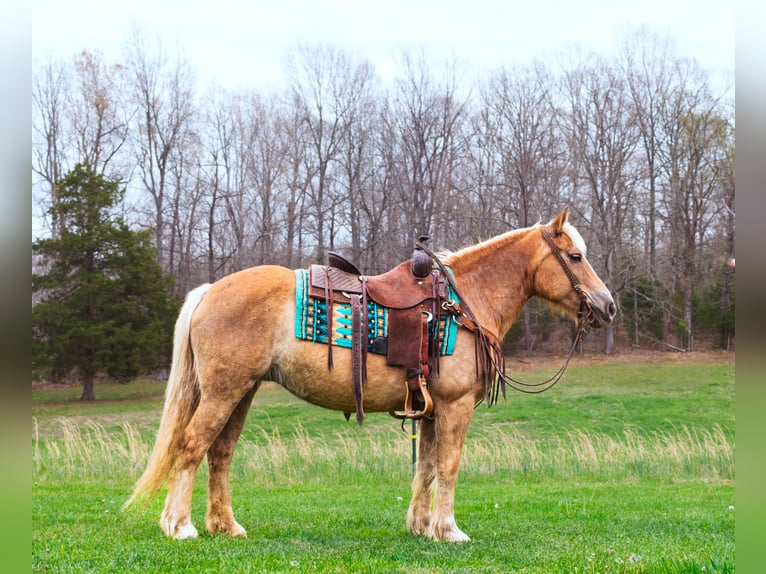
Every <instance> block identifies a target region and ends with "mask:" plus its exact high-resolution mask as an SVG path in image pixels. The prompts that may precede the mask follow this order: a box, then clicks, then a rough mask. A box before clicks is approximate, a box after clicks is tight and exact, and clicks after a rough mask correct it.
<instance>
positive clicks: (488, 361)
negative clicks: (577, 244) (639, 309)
mask: <svg viewBox="0 0 766 574" xmlns="http://www.w3.org/2000/svg"><path fill="white" fill-rule="evenodd" d="M540 232H541V234H542V236H543V239H545V242H546V243H547V244H548V246H549V247H550V249H551V252H552V253H553V255H554V257H555V258H556V260H557V261H558V262H559V264H560V265H561V268H562V269H563V271H564V274H565V275H566V276H567V278H568V279H569V282H570V283H571V285H572V288H573V289H574V290H575V292H576V293H577V294H578V295H579V297H580V309H579V311H578V313H577V314H578V317H579V321H578V323H579V324H578V326H577V332H576V333H575V335H574V338H573V340H572V346H571V347H570V349H569V353H568V354H567V357H566V359H565V360H564V364H563V365H561V368H559V370H558V371H556V373H554V374H553V375H552V376H551V377H549V378H548V379H546V380H544V381H542V382H539V383H527V382H524V381H520V380H518V379H516V378H514V377H513V376H511V375H509V374H508V373H506V372H505V354H504V353H503V352H502V349H501V347H500V341H499V340H498V338H497V336H495V335H494V334H492V333H490V332H489V331H486V330H485V329H484V328H483V327H482V326H481V324H480V323H479V321H478V319H477V318H476V315H474V313H473V311H472V310H471V308H470V306H469V305H468V302H467V301H466V300H465V298H464V297H463V296H462V295H461V293H460V290H459V289H458V287H457V284H456V282H455V278H454V276H453V274H452V271H451V270H450V269H449V268H448V267H447V266H446V265H445V264H444V263H443V262H442V261H441V260H440V259H439V257H437V256H436V254H434V253H433V252H432V251H430V250H429V249H428V248H427V247H426V246H425V245H423V244H422V243H421V242H417V243H416V246H417V247H418V248H420V249H422V250H423V251H424V252H425V253H427V254H428V255H429V256H430V257H431V259H432V260H433V261H434V263H435V264H436V266H437V267H438V268H439V270H440V271H441V273H442V275H443V276H444V279H445V281H447V283H448V284H449V285H450V287H451V288H452V289H453V290H454V292H455V294H456V295H457V298H458V300H459V301H460V303H459V304H452V302H445V305H448V306H449V309H448V308H447V307H446V306H445V310H449V311H451V312H453V313H455V314H457V315H458V316H460V317H461V318H462V322H461V323H460V324H461V325H462V326H463V327H465V328H467V329H469V330H470V331H472V332H473V333H474V336H475V340H476V360H477V363H476V368H477V371H478V370H479V368H480V366H481V370H482V374H483V378H484V384H485V388H486V392H485V398H486V400H487V404H488V405H489V406H492V405H493V404H494V403H496V402H497V399H498V395H499V393H500V392H502V394H503V398H505V387H506V385H507V386H509V387H511V388H512V389H513V390H515V391H519V392H522V393H527V394H537V393H543V392H545V391H547V390H549V389H551V388H552V387H553V386H554V385H555V384H556V383H558V382H559V380H560V379H561V377H562V376H563V375H564V372H565V371H566V369H567V367H568V366H569V361H570V360H571V359H572V356H573V355H574V351H575V349H576V348H577V345H578V343H579V342H580V341H581V340H582V338H583V336H584V335H585V333H586V332H587V330H588V326H589V324H590V323H591V322H592V320H593V308H592V306H591V304H590V301H589V300H588V296H587V295H586V294H585V292H584V291H583V290H582V287H581V285H580V282H579V280H578V279H577V276H576V275H575V274H574V272H573V271H572V269H571V268H570V266H569V264H568V263H567V262H566V260H565V259H564V256H563V255H562V254H561V250H560V249H559V248H558V246H557V245H556V243H555V242H554V241H553V237H551V234H550V232H549V231H548V230H547V229H546V228H545V227H541V228H540ZM477 374H478V373H477Z"/></svg>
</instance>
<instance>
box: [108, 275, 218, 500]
mask: <svg viewBox="0 0 766 574" xmlns="http://www.w3.org/2000/svg"><path fill="white" fill-rule="evenodd" d="M208 289H210V284H209V283H205V284H204V285H200V286H199V287H197V288H196V289H194V290H192V291H190V292H189V293H188V294H187V296H186V301H185V302H184V304H183V307H181V312H180V313H179V315H178V319H177V320H176V326H175V334H174V336H173V363H172V365H171V368H170V375H169V377H168V386H167V389H166V390H165V406H164V407H163V409H162V420H161V421H160V428H159V430H158V431H157V439H156V440H155V442H154V448H153V449H152V454H151V456H150V457H149V462H148V463H147V465H146V469H145V470H144V473H143V474H142V475H141V478H139V479H138V482H137V483H136V486H135V488H134V489H133V494H132V496H131V497H130V498H129V499H128V501H127V502H126V503H125V504H124V505H123V508H127V507H128V506H130V505H131V504H132V503H133V502H134V501H136V500H139V499H141V500H144V501H148V500H151V498H152V497H153V496H154V495H155V494H156V493H157V490H159V488H160V487H161V486H162V484H163V483H164V482H165V479H166V478H167V477H168V475H169V474H170V473H171V472H172V471H173V466H174V465H175V462H176V458H177V456H178V453H179V452H180V447H181V438H182V436H183V432H184V429H185V428H186V425H188V424H189V420H190V419H191V417H192V415H193V414H194V411H195V410H197V405H198V403H199V382H198V380H197V373H196V371H195V368H194V356H193V353H192V349H191V346H190V344H189V328H190V325H191V318H192V315H193V314H194V310H195V309H196V308H197V305H199V303H200V301H202V298H203V297H204V296H205V293H207V291H208Z"/></svg>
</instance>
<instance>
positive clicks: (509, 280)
mask: <svg viewBox="0 0 766 574" xmlns="http://www.w3.org/2000/svg"><path fill="white" fill-rule="evenodd" d="M531 230H532V228H527V229H520V230H515V231H510V232H508V233H505V234H503V235H500V236H498V237H495V238H493V239H490V240H488V241H485V242H482V243H479V244H477V245H474V246H472V247H468V248H465V249H462V250H460V251H458V252H456V253H453V254H452V255H451V256H450V258H449V259H448V264H449V265H450V267H451V268H452V270H453V272H454V274H455V279H456V280H457V283H458V287H459V289H460V294H461V295H462V296H463V297H464V298H465V300H466V302H467V303H468V305H469V306H470V308H471V310H472V311H473V312H474V314H475V315H476V318H477V319H478V320H479V323H481V325H482V327H484V328H485V329H489V330H490V331H492V333H494V334H495V335H497V336H498V337H500V338H502V337H503V336H504V335H505V333H506V332H507V331H508V329H510V328H511V326H512V325H513V322H514V321H515V320H516V317H517V316H518V314H519V313H520V312H521V309H522V308H523V307H524V304H525V303H526V302H527V301H528V300H529V298H530V297H531V296H532V276H533V266H534V265H535V260H534V257H535V253H534V250H533V243H532V241H530V239H531V237H530V235H531Z"/></svg>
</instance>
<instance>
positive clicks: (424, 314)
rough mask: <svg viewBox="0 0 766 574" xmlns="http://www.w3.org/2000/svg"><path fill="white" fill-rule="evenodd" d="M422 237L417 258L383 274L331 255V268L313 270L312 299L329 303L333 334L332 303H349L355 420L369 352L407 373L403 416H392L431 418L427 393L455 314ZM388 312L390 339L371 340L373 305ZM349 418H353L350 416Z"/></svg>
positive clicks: (329, 360)
mask: <svg viewBox="0 0 766 574" xmlns="http://www.w3.org/2000/svg"><path fill="white" fill-rule="evenodd" d="M427 239H428V238H427V237H421V238H420V241H419V242H418V243H417V244H416V247H415V250H414V252H413V254H412V258H411V259H410V260H407V261H405V262H403V263H400V264H399V265H397V266H396V267H394V268H393V269H391V270H390V271H388V272H386V273H383V274H382V275H375V276H366V275H363V274H362V273H361V272H360V271H359V269H358V268H357V267H356V266H355V265H354V264H353V263H351V262H350V261H348V260H347V259H345V258H344V257H343V256H341V255H340V254H338V253H334V252H330V254H329V257H328V261H329V264H328V265H318V264H314V265H312V266H311V269H310V288H309V294H310V296H311V297H314V298H317V299H320V300H324V301H325V305H326V310H327V312H326V317H327V321H328V325H327V332H328V333H332V320H333V319H332V315H333V313H332V306H333V303H345V304H348V303H350V306H351V344H352V347H351V353H352V360H351V364H352V380H353V389H354V400H355V403H356V420H357V422H358V423H359V424H360V425H361V424H362V421H363V420H364V411H363V408H362V401H363V393H364V386H365V384H366V382H367V353H368V350H369V351H370V352H373V353H380V354H385V355H386V364H388V365H391V366H402V367H405V368H406V383H405V388H406V395H405V397H406V398H405V404H404V412H401V413H397V412H392V413H390V414H391V415H392V416H394V417H396V418H399V419H421V418H423V417H426V416H428V415H430V414H431V411H432V410H433V400H432V399H431V394H430V393H429V391H428V387H429V382H430V375H431V373H432V371H434V370H435V371H437V372H438V358H439V349H440V340H439V338H440V335H439V320H440V319H441V317H442V316H443V315H444V314H447V313H451V312H452V308H453V305H454V301H451V300H450V298H449V296H448V293H449V289H448V288H447V284H446V283H447V282H446V281H445V278H444V276H443V272H442V271H441V270H440V268H439V267H437V266H434V264H433V261H432V258H431V254H430V252H428V253H426V251H425V250H424V249H423V248H421V243H422V242H423V241H425V240H427ZM371 302H374V303H377V304H378V305H380V306H382V307H385V308H387V309H388V332H387V337H376V338H374V339H373V338H371V337H370V335H369V333H370V331H369V328H368V319H369V315H368V311H367V309H368V303H371ZM327 354H328V356H327V366H328V368H329V369H332V368H333V358H332V336H329V337H328V350H327ZM345 414H346V418H348V417H349V416H350V413H345Z"/></svg>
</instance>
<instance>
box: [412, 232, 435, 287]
mask: <svg viewBox="0 0 766 574" xmlns="http://www.w3.org/2000/svg"><path fill="white" fill-rule="evenodd" d="M426 241H428V236H427V235H421V236H420V237H419V238H418V240H417V242H416V243H415V249H414V250H413V252H412V274H413V275H414V276H415V277H417V278H419V279H423V278H425V277H428V276H429V275H430V274H431V269H432V267H433V262H432V261H431V256H430V255H429V254H428V253H426V252H425V251H423V249H422V248H421V245H422V244H425V243H426Z"/></svg>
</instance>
